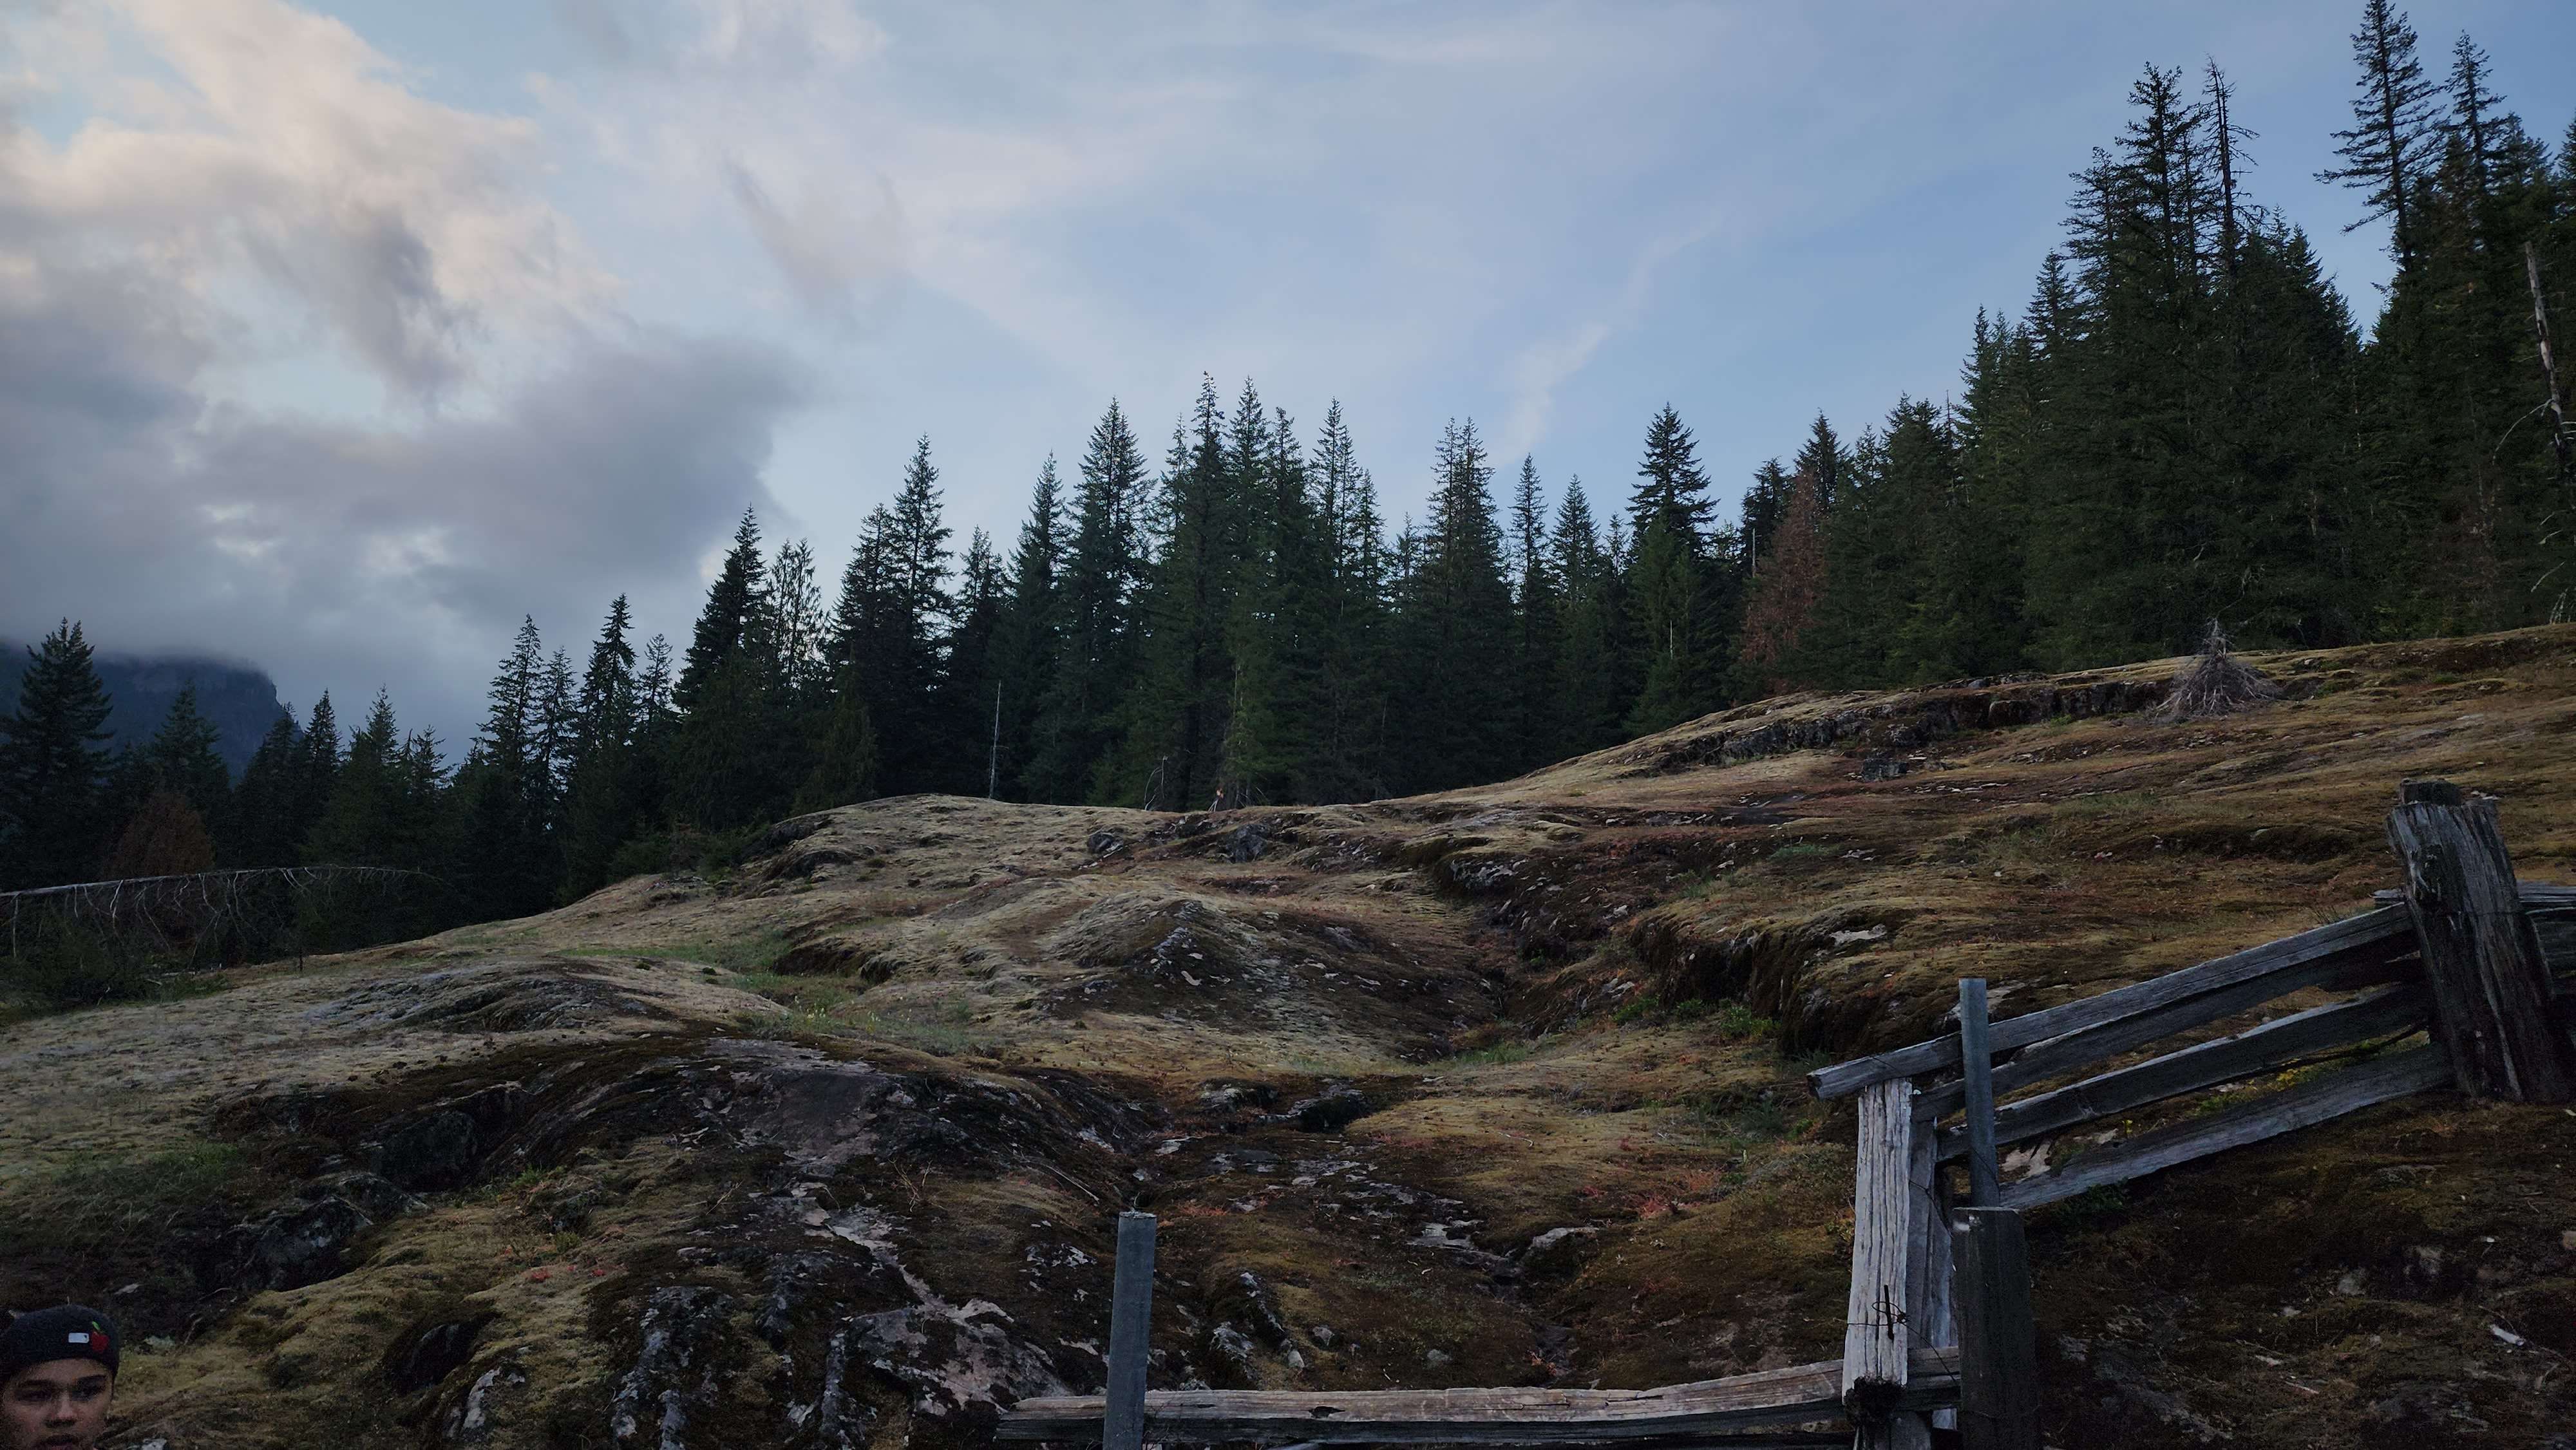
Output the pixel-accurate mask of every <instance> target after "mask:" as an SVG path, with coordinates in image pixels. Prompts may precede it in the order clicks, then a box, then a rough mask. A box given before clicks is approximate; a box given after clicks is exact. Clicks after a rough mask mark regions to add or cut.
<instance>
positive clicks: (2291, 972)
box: [1914, 929, 2420, 1120]
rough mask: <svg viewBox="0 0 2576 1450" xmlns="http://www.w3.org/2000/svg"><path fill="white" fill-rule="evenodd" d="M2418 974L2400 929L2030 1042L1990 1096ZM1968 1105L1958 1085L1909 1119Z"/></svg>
mask: <svg viewBox="0 0 2576 1450" xmlns="http://www.w3.org/2000/svg"><path fill="white" fill-rule="evenodd" d="M2418 970H2420V967H2419V965H2418V964H2417V962H2416V959H2415V957H2414V955H2413V954H2412V953H2411V952H2409V951H2407V950H2405V943H2404V941H2403V931H2402V929H2401V931H2400V933H2399V934H2398V935H2397V936H2392V937H2388V938H2386V939H2383V940H2380V941H2375V942H2371V943H2367V944H2365V945H2363V946H2361V947H2358V948H2355V949H2353V950H2351V951H2347V952H2340V953H2336V954H2334V955H2332V956H2325V957H2319V958H2316V959H2314V960H2312V961H2306V962H2301V963H2299V964H2298V965H2296V966H2290V967H2284V968H2282V969H2280V970H2279V971H2276V972H2269V973H2266V974H2264V975H2262V976H2259V977H2254V978H2251V979H2249V980H2247V981H2242V982H2238V983H2236V984H2234V985H2232V986H2228V987H2222V988H2220V989H2219V990H2217V991H2215V992H2206V993H2203V994H2201V995H2200V996H2197V997H2189V998H2185V999H2184V1000H2182V1001H2180V1002H2175V1003H2172V1004H2171V1005H2168V1006H2164V1007H2158V1008H2155V1009H2153V1010H2151V1011H2147V1012H2142V1013H2139V1014H2137V1015H2136V1016H2132V1017H2125V1018H2122V1019H2120V1020H2119V1021H2116V1022H2106V1023H2104V1024H2102V1025H2101V1026H2099V1027H2093V1028H2088V1029H2086V1030H2084V1031H2082V1032H2070V1033H2067V1034H2066V1035H2065V1036H2063V1037H2052V1038H2050V1039H2048V1040H2047V1041H2045V1042H2038V1043H2033V1044H2032V1045H2030V1046H2029V1047H2026V1048H2023V1049H2022V1050H2021V1051H2020V1052H2019V1053H2018V1054H2016V1055H2015V1056H2014V1057H2013V1059H2012V1060H2011V1061H2010V1062H2006V1063H2001V1064H1998V1065H1997V1066H1996V1068H1995V1070H1994V1084H1995V1091H1996V1092H1998V1093H2008V1092H2011V1091H2013V1090H2015V1089H2017V1088H2021V1087H2026V1086H2028V1085H2029V1084H2031V1083H2035V1082H2041V1081H2045V1080H2046V1079H2048V1078H2052V1077H2063V1076H2064V1075H2066V1074H2067V1073H2070V1072H2073V1071H2075V1070H2077V1069H2078V1068H2084V1067H2090V1066H2092V1065H2093V1064H2094V1063H2097V1062H2101V1061H2104V1060H2105V1059H2108V1058H2113V1057H2117V1056H2119V1055H2120V1054H2121V1053H2124V1052H2128V1051H2131V1050H2133V1049H2136V1048H2140V1047H2144V1046H2146V1045H2147V1044H2148V1043H2150V1042H2155V1041H2158V1040H2160V1039H2163V1038H2167V1037H2171V1036H2173V1035H2174V1034H2175V1033H2177V1032H2187V1031H2189V1030H2190V1029H2192V1028H2194V1027H2199V1026H2202V1025H2204V1024H2206V1023H2210V1022H2215V1021H2218V1020H2219V1019H2221V1018H2224V1017H2233V1016H2235V1015H2236V1014H2238V1013H2240V1012H2251V1011H2253V1010H2254V1009H2255V1008H2257V1007H2260V1006H2262V1005H2263V1004H2264V1003H2266V1002H2269V1001H2271V1000H2272V999H2273V998H2275V997H2286V996H2288V995H2289V994H2290V993H2292V992H2303V991H2306V990H2307V989H2308V988H2310V987H2324V988H2329V989H2336V990H2350V989H2352V988H2354V987H2358V986H2362V985H2365V984H2368V983H2371V982H2383V981H2391V980H2411V979H2412V978H2413V977H2414V975H2415V974H2416V972H2417V971H2418ZM1966 1100H1967V1094H1966V1088H1965V1085H1964V1084H1963V1083H1945V1084H1943V1085H1942V1086H1940V1087H1937V1088H1934V1089H1932V1090H1930V1091H1929V1092H1925V1093H1923V1094H1922V1095H1920V1096H1918V1097H1917V1098H1916V1099H1915V1100H1914V1112H1915V1117H1916V1118H1917V1119H1918V1120H1920V1119H1926V1118H1937V1117H1940V1116H1943V1115H1946V1114H1949V1113H1954V1112H1957V1111H1958V1110H1959V1109H1960V1108H1961V1107H1963V1106H1965V1104H1966Z"/></svg>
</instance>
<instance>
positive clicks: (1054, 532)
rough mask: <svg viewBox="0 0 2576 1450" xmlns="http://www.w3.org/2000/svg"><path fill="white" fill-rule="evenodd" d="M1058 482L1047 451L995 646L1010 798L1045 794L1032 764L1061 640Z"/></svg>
mask: <svg viewBox="0 0 2576 1450" xmlns="http://www.w3.org/2000/svg"><path fill="white" fill-rule="evenodd" d="M1066 544H1067V541H1066V538H1065V525H1064V499H1063V486H1062V484H1061V483H1060V482H1059V481H1058V480H1057V477H1056V466H1055V455H1054V454H1052V453H1050V454H1048V455H1047V460H1046V463H1045V464H1044V465H1043V466H1041V467H1040V468H1039V469H1038V479H1037V483H1036V484H1035V485H1034V486H1033V487H1032V488H1031V489H1030V491H1029V516H1028V517H1027V518H1026V519H1025V520H1023V521H1022V522H1021V524H1020V536H1019V542H1018V543H1017V544H1016V545H1014V546H1013V548H1012V550H1011V562H1010V567H1009V575H1010V581H1011V592H1010V598H1009V600H1008V601H1007V602H1006V603H1005V604H1004V606H1003V609H1002V622H1001V627H1000V633H999V637H998V639H997V641H996V643H995V645H994V670H993V687H994V691H995V693H996V695H997V696H998V698H999V701H1000V704H999V706H998V710H997V713H998V714H999V715H1000V717H1001V724H1000V727H999V729H998V730H997V731H996V732H995V733H996V735H997V737H998V741H999V743H998V745H997V746H996V748H995V749H996V754H997V755H998V757H999V776H1000V783H1001V794H1002V795H1003V797H1004V798H1005V799H1008V800H1023V801H1024V800H1038V799H1042V798H1043V789H1044V782H1043V781H1042V779H1041V778H1040V776H1039V773H1038V769H1037V764H1036V759H1035V757H1036V746H1037V738H1038V731H1039V728H1040V705H1041V702H1042V701H1043V699H1044V696H1045V692H1046V688H1047V685H1048V682H1049V681H1051V680H1052V679H1053V678H1054V676H1055V671H1056V665H1057V659H1058V655H1059V653H1060V651H1061V649H1062V647H1063V641H1064V617H1063V616H1064V599H1063V591H1062V585H1061V581H1060V580H1059V578H1058V575H1059V574H1060V573H1061V572H1062V570H1063V568H1064V564H1065V558H1064V555H1065V550H1066Z"/></svg>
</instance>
